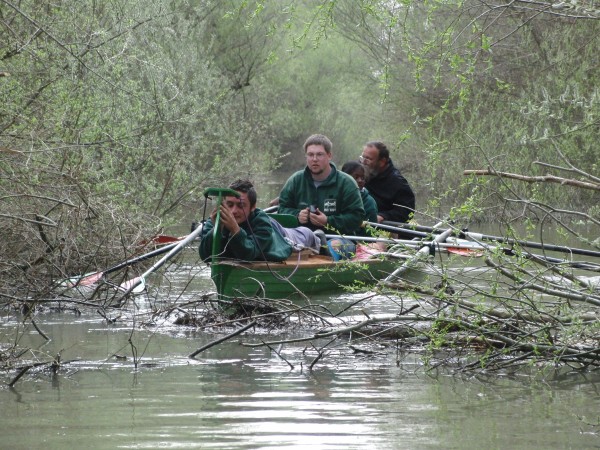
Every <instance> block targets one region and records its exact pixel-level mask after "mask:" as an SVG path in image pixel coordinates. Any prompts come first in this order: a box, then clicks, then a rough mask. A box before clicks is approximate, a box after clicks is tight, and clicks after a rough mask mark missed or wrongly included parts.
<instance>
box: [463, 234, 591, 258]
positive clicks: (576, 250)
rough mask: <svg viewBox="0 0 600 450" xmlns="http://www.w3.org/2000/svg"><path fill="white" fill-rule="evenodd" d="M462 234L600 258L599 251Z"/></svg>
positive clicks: (472, 237)
mask: <svg viewBox="0 0 600 450" xmlns="http://www.w3.org/2000/svg"><path fill="white" fill-rule="evenodd" d="M462 234H463V235H464V236H465V237H468V238H470V239H474V240H486V241H495V242H498V243H500V244H508V245H515V244H516V245H519V246H521V247H529V248H537V249H541V250H546V251H553V252H560V253H570V254H573V255H583V256H595V257H600V251H595V250H587V249H583V248H573V247H567V246H563V245H554V244H544V243H541V242H532V241H524V240H521V239H512V238H503V237H500V236H490V235H486V234H480V233H471V232H464V233H462Z"/></svg>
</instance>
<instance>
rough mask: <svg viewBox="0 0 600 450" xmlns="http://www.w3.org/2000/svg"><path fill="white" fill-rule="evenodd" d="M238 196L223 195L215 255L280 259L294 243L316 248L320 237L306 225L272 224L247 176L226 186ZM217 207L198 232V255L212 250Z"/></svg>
mask: <svg viewBox="0 0 600 450" xmlns="http://www.w3.org/2000/svg"><path fill="white" fill-rule="evenodd" d="M229 188H230V189H233V190H234V191H237V192H238V193H239V197H233V196H226V197H225V200H224V201H223V204H222V205H220V206H219V208H220V221H221V231H220V232H221V235H220V237H221V248H220V249H219V251H220V253H219V255H218V256H219V257H226V258H234V259H241V260H244V261H284V260H286V259H287V258H288V257H289V256H290V255H291V253H292V249H293V247H294V246H295V245H298V244H299V245H301V246H303V247H309V248H313V249H314V250H316V251H318V249H319V246H320V240H319V238H318V237H317V236H315V235H314V233H313V232H312V231H311V230H309V229H308V228H306V227H297V228H283V227H281V226H277V227H275V226H274V224H273V223H272V221H271V218H270V217H269V216H268V215H267V214H266V213H265V212H264V211H262V210H261V209H258V208H257V207H256V197H257V195H256V190H255V189H254V187H253V185H252V183H251V182H250V181H247V180H238V181H236V182H235V183H232V184H231V185H230V186H229ZM216 215H217V211H216V209H215V211H213V212H212V214H211V216H210V219H209V220H207V221H206V223H205V224H204V227H203V229H202V233H201V235H200V247H199V251H200V257H201V258H202V259H203V260H208V259H209V258H210V257H211V253H212V244H213V230H214V223H215V219H216Z"/></svg>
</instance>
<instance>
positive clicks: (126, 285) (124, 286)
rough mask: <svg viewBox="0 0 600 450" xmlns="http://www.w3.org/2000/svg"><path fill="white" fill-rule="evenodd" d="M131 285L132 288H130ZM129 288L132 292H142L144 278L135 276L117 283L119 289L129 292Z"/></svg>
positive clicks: (144, 286)
mask: <svg viewBox="0 0 600 450" xmlns="http://www.w3.org/2000/svg"><path fill="white" fill-rule="evenodd" d="M134 286H135V287H134ZM132 287H133V289H131V288H132ZM130 289H131V292H133V293H134V294H140V293H142V292H144V289H146V280H144V278H143V277H135V278H132V279H131V280H127V281H124V282H123V283H121V284H120V285H119V290H121V291H123V292H129V291H130Z"/></svg>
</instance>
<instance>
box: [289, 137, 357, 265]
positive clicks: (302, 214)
mask: <svg viewBox="0 0 600 450" xmlns="http://www.w3.org/2000/svg"><path fill="white" fill-rule="evenodd" d="M332 147H333V145H332V143H331V141H330V140H329V139H328V138H327V137H326V136H324V135H322V134H314V135H312V136H310V137H309V138H308V139H307V140H306V142H305V143H304V154H305V156H306V168H305V169H304V170H300V171H298V172H296V173H294V174H293V175H292V176H291V177H290V178H289V179H288V180H287V181H286V183H285V185H284V186H283V189H282V190H281V193H280V194H279V212H280V213H281V214H292V215H294V216H296V217H297V218H298V221H299V222H300V225H303V226H306V227H308V228H310V229H311V230H323V231H327V232H328V233H333V234H348V235H351V234H352V233H353V232H354V231H355V230H357V229H358V228H359V227H360V225H361V223H362V220H363V217H364V215H365V210H364V208H363V204H362V200H361V197H360V192H359V190H358V186H357V184H356V182H355V181H354V179H353V178H352V177H351V176H349V175H348V174H345V173H343V172H341V171H339V170H338V169H337V168H336V166H335V164H333V162H332V161H331V158H332V152H331V151H332ZM328 246H329V248H330V250H332V251H331V254H332V256H333V257H334V259H336V260H337V259H339V258H340V257H342V258H348V257H350V256H351V255H352V254H353V253H354V251H355V246H354V244H353V243H352V242H351V241H350V240H348V239H344V238H342V237H340V238H336V239H333V240H331V241H330V242H328Z"/></svg>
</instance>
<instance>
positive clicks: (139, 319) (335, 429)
mask: <svg viewBox="0 0 600 450" xmlns="http://www.w3.org/2000/svg"><path fill="white" fill-rule="evenodd" d="M186 252H187V253H186V255H187V256H186V258H187V259H189V261H187V262H186V261H184V262H183V263H182V264H181V265H179V266H177V267H175V268H172V269H171V272H170V274H169V277H168V278H169V280H170V282H169V284H168V285H167V286H165V285H164V284H163V285H162V286H161V287H160V292H159V294H158V296H157V297H156V298H155V299H154V300H150V298H146V297H144V296H140V297H138V298H137V299H136V306H135V312H136V313H137V314H136V315H135V318H136V319H135V321H134V320H133V316H129V317H127V316H125V315H124V316H123V317H118V314H116V313H115V314H114V316H113V317H116V318H117V320H116V322H115V323H114V324H107V322H106V321H105V320H104V319H102V317H100V316H99V315H98V314H95V313H94V311H87V312H86V311H84V313H83V315H81V316H78V315H76V314H75V313H74V312H69V311H66V312H65V311H62V312H46V313H44V314H39V315H38V316H36V322H37V324H38V326H39V328H40V329H41V330H43V331H44V333H45V334H46V335H47V336H49V337H50V338H51V340H50V341H49V342H46V341H45V340H44V339H42V337H41V336H40V334H39V333H38V332H37V331H36V330H35V329H33V328H32V327H31V326H30V325H29V326H26V327H25V326H23V324H22V320H23V317H22V316H20V315H19V314H15V313H14V312H12V313H9V312H5V313H4V314H3V316H2V319H1V320H0V342H2V343H3V345H6V344H9V343H14V342H17V343H18V344H19V346H20V347H23V348H24V347H27V348H31V352H30V353H28V354H27V355H26V356H24V357H23V359H24V360H30V361H36V360H38V361H49V360H51V359H52V358H53V357H54V355H56V354H57V353H59V352H60V354H61V360H62V361H63V362H64V363H65V364H64V365H63V367H62V368H61V369H60V370H59V371H58V372H57V373H56V374H53V373H52V372H51V371H50V370H49V369H48V368H39V369H32V370H30V372H28V373H27V374H26V375H24V376H23V377H22V378H21V379H19V380H18V381H17V382H16V383H15V385H14V387H12V388H8V387H7V384H8V383H9V382H10V381H11V380H12V379H13V378H14V376H15V374H16V372H11V373H8V374H3V375H2V380H3V381H2V385H1V387H0V448H2V449H38V448H40V449H42V448H43V449H46V450H50V449H64V448H85V447H87V448H90V449H104V448H106V449H113V448H150V449H155V448H176V449H180V448H212V449H261V448H277V449H280V448H286V449H303V448H310V449H363V450H364V449H430V448H436V449H437V448H445V449H500V448H502V449H507V448H515V449H541V448H544V449H550V448H552V449H569V448H574V449H575V448H577V449H582V448H598V447H600V435H599V434H598V433H599V432H600V424H599V417H600V412H599V411H600V395H599V392H598V391H599V389H600V373H588V374H579V373H569V372H565V371H561V372H560V373H556V372H554V371H553V370H549V369H547V370H545V371H542V372H536V371H535V370H534V373H535V375H533V376H530V375H527V374H522V375H513V376H508V375H498V374H490V375H487V376H486V375H485V374H482V373H479V374H477V375H473V374H467V375H465V374H462V375H458V374H453V373H452V370H451V369H440V370H437V371H430V370H427V369H426V367H425V366H424V364H423V362H422V360H421V359H420V358H419V357H418V356H415V355H411V354H406V353H397V352H396V351H394V349H393V348H389V347H388V348H381V349H380V351H375V353H372V354H362V353H353V352H350V351H348V349H347V346H345V345H344V343H343V342H340V343H339V345H337V346H332V347H331V348H330V351H329V353H328V355H327V357H325V358H323V359H322V361H320V362H319V363H317V364H315V366H314V367H313V369H312V370H310V369H309V364H310V362H311V361H312V360H314V358H315V352H314V349H313V348H312V347H311V346H310V345H309V344H307V343H300V344H288V345H286V346H283V347H282V348H280V349H279V350H278V351H280V354H281V355H282V356H284V357H285V360H283V359H282V358H280V357H279V356H277V354H276V353H274V352H272V351H271V350H269V349H268V348H266V347H264V346H259V347H251V346H248V345H241V343H244V344H251V343H260V342H261V341H265V340H275V339H278V338H290V337H295V335H290V334H286V333H284V332H280V334H278V333H277V332H269V333H268V332H266V331H264V330H263V332H261V331H260V330H257V331H255V332H251V333H246V334H243V335H240V336H237V337H235V338H233V339H231V340H228V341H226V342H224V343H222V344H219V345H216V346H214V347H211V348H210V349H208V350H206V351H204V352H202V353H200V354H199V355H198V356H197V357H196V358H194V359H191V358H189V357H188V355H190V354H191V353H193V352H194V351H195V350H196V349H198V348H200V347H201V346H203V345H205V344H206V343H208V342H211V341H213V340H215V339H216V338H219V337H222V336H223V334H218V333H216V334H215V333H211V332H210V330H200V329H196V328H193V327H186V326H180V325H173V324H172V323H171V322H168V321H160V320H158V321H157V320H155V321H154V323H153V324H152V326H147V324H148V323H149V322H150V318H151V317H152V315H151V314H152V311H154V310H155V309H156V308H157V306H158V304H159V303H168V302H170V303H171V304H177V303H183V302H185V301H190V300H193V299H197V298H198V297H199V296H200V295H201V294H205V293H207V292H209V291H211V290H212V285H211V282H210V278H209V274H208V271H207V270H206V269H205V268H203V267H202V265H201V264H199V263H198V261H197V260H195V259H194V258H195V251H192V250H186ZM190 279H192V282H191V283H189V281H190ZM149 284H150V285H151V284H152V280H150V283H149ZM184 286H185V290H184V289H183V287H184ZM333 301H334V302H335V303H339V305H340V307H341V306H343V304H344V302H351V301H353V298H352V296H351V295H350V296H345V297H337V298H334V299H333ZM387 301H388V299H386V298H381V299H378V298H376V297H375V298H373V299H372V300H371V301H370V303H369V304H368V308H369V311H370V312H371V313H373V312H374V311H375V312H381V311H385V310H386V309H387V308H389V303H386V302H387ZM295 333H296V334H298V335H302V331H301V330H296V331H295ZM316 345H318V344H316ZM133 349H134V350H135V351H134V350H133ZM115 355H117V356H115ZM134 356H136V357H137V358H138V360H137V361H138V364H137V366H136V365H134V363H133V357H134ZM291 366H293V367H291ZM533 369H535V368H532V370H533Z"/></svg>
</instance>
